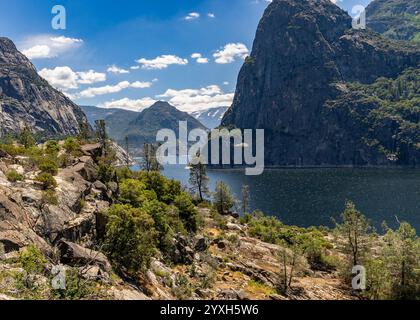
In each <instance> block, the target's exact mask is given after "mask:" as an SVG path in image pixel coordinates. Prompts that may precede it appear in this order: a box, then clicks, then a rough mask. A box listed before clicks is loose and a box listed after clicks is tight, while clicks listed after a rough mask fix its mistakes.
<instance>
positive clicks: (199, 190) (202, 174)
mask: <svg viewBox="0 0 420 320" xmlns="http://www.w3.org/2000/svg"><path fill="white" fill-rule="evenodd" d="M189 166H190V179H189V182H190V185H191V190H192V192H193V193H195V194H196V195H197V197H198V198H199V200H200V201H204V196H206V195H207V194H208V193H209V189H208V181H209V178H208V176H207V172H206V165H205V164H204V161H203V159H202V157H201V156H200V153H197V155H196V157H195V158H194V159H193V161H192V162H191V163H190V164H189Z"/></svg>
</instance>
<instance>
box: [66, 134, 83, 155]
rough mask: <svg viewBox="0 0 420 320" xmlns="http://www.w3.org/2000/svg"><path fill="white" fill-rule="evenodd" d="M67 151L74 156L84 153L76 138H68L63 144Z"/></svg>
mask: <svg viewBox="0 0 420 320" xmlns="http://www.w3.org/2000/svg"><path fill="white" fill-rule="evenodd" d="M63 147H64V149H65V150H66V152H67V153H69V154H71V155H72V156H75V157H79V156H80V155H81V154H82V149H81V147H80V144H79V142H78V141H77V140H76V139H75V138H67V139H66V140H65V141H64V145H63Z"/></svg>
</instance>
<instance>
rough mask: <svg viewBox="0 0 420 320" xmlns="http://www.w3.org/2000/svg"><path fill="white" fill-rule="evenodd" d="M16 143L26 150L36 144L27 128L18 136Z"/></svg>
mask: <svg viewBox="0 0 420 320" xmlns="http://www.w3.org/2000/svg"><path fill="white" fill-rule="evenodd" d="M18 141H19V143H20V144H22V145H23V146H24V147H25V148H26V149H27V148H30V147H33V146H35V142H36V141H35V138H34V136H33V135H32V133H31V131H30V130H29V129H28V128H25V129H23V131H22V132H21V133H20V134H19V136H18Z"/></svg>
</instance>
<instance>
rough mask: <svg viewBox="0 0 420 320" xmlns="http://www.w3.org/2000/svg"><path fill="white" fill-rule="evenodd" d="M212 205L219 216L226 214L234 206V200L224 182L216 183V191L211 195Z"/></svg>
mask: <svg viewBox="0 0 420 320" xmlns="http://www.w3.org/2000/svg"><path fill="white" fill-rule="evenodd" d="M213 203H214V206H215V207H216V209H217V211H218V212H219V213H220V214H227V213H228V212H229V210H230V209H231V208H232V207H233V206H234V205H235V198H234V197H233V195H232V193H231V191H230V189H229V187H228V186H227V185H226V184H225V183H224V182H221V181H219V182H218V183H217V185H216V191H215V192H214V195H213Z"/></svg>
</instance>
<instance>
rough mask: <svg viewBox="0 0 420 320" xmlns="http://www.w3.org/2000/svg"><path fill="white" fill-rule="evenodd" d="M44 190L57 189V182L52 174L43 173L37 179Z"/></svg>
mask: <svg viewBox="0 0 420 320" xmlns="http://www.w3.org/2000/svg"><path fill="white" fill-rule="evenodd" d="M36 181H37V182H39V183H40V184H41V186H42V189H43V190H54V189H55V188H56V187H57V181H55V179H54V177H53V176H52V175H51V174H50V173H46V172H42V173H40V174H39V175H38V176H37V177H36Z"/></svg>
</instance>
